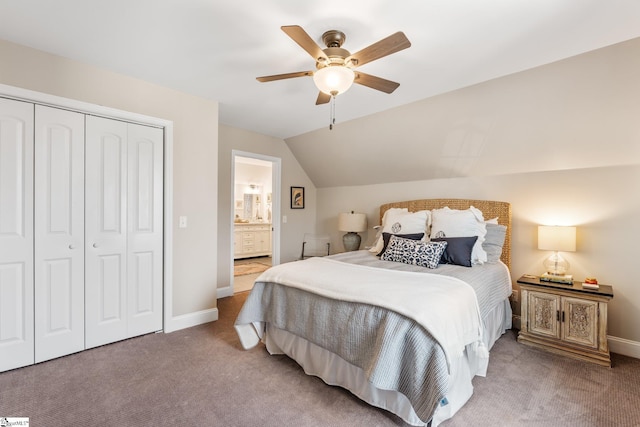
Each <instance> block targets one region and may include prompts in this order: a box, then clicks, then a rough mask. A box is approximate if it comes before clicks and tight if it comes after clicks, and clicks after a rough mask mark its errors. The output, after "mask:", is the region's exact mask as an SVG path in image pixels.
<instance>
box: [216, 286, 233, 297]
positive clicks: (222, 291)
mask: <svg viewBox="0 0 640 427" xmlns="http://www.w3.org/2000/svg"><path fill="white" fill-rule="evenodd" d="M216 295H217V296H218V299H220V298H225V297H230V296H233V288H232V287H231V286H225V287H224V288H218V289H217V290H216Z"/></svg>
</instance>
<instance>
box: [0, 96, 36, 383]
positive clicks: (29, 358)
mask: <svg viewBox="0 0 640 427" xmlns="http://www.w3.org/2000/svg"><path fill="white" fill-rule="evenodd" d="M33 337H34V334H33V104H30V103H26V102H20V101H14V100H9V99H4V98H0V371H6V370H8V369H14V368H18V367H21V366H26V365H29V364H32V363H33V360H34V359H33V357H34V356H33V345H34V338H33Z"/></svg>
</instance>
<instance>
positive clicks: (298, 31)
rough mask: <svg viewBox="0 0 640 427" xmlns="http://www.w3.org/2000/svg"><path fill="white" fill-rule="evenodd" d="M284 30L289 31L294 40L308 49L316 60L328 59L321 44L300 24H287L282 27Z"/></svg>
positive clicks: (288, 33)
mask: <svg viewBox="0 0 640 427" xmlns="http://www.w3.org/2000/svg"><path fill="white" fill-rule="evenodd" d="M280 28H281V29H282V31H284V32H285V33H287V35H288V36H289V37H291V38H292V39H293V41H294V42H296V43H298V44H299V45H300V47H301V48H303V49H304V50H306V51H307V52H308V53H309V55H311V57H312V58H313V59H315V60H316V61H320V60H325V61H326V60H328V58H327V55H326V54H325V53H324V52H323V51H322V49H321V48H320V46H318V44H317V43H316V42H314V41H313V39H312V38H311V37H310V36H309V34H307V32H306V31H305V30H303V29H302V27H300V26H298V25H285V26H282V27H280Z"/></svg>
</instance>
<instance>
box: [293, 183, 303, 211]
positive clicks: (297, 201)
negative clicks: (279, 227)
mask: <svg viewBox="0 0 640 427" xmlns="http://www.w3.org/2000/svg"><path fill="white" fill-rule="evenodd" d="M291 209H304V187H291Z"/></svg>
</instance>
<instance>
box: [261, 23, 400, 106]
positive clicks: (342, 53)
mask: <svg viewBox="0 0 640 427" xmlns="http://www.w3.org/2000/svg"><path fill="white" fill-rule="evenodd" d="M281 28H282V31H284V32H285V33H286V34H287V35H288V36H289V37H291V38H292V39H293V41H295V42H296V43H298V45H300V47H302V48H303V49H304V50H306V51H307V53H309V55H311V57H312V58H313V59H314V60H315V61H316V70H315V71H313V70H311V71H298V72H294V73H286V74H276V75H272V76H263V77H257V78H256V79H257V80H258V81H259V82H270V81H274V80H282V79H291V78H294V77H304V76H312V77H313V81H314V83H315V84H316V86H317V87H318V89H319V90H320V93H319V94H318V98H317V100H316V105H319V104H326V103H328V102H329V101H330V100H331V99H332V98H335V97H336V96H337V95H338V94H341V93H344V92H345V91H347V90H348V89H349V88H350V87H351V84H352V83H357V84H360V85H363V86H367V87H370V88H372V89H376V90H379V91H382V92H385V93H392V92H393V91H394V90H396V88H397V87H398V86H400V83H396V82H393V81H391V80H386V79H383V78H381V77H376V76H372V75H370V74H365V73H363V72H360V71H357V70H355V69H356V68H357V67H360V66H362V65H364V64H366V63H369V62H371V61H375V60H376V59H380V58H383V57H385V56H387V55H391V54H392V53H396V52H399V51H401V50H403V49H406V48H408V47H409V46H411V42H409V40H408V39H407V37H406V36H405V35H404V33H403V32H401V31H398V32H397V33H395V34H392V35H390V36H389V37H386V38H384V39H382V40H380V41H378V42H376V43H374V44H372V45H370V46H368V47H365V48H364V49H362V50H360V51H358V52H356V53H354V54H351V53H350V52H349V51H348V50H346V49H343V48H342V44H343V43H344V42H345V40H346V36H345V34H344V33H343V32H342V31H338V30H329V31H327V32H325V33H324V34H323V35H322V41H323V43H324V44H325V45H326V46H327V48H326V49H321V48H320V46H318V45H317V44H316V42H314V41H313V39H312V38H311V37H310V36H309V34H307V33H306V31H305V30H303V29H302V27H300V26H298V25H288V26H283V27H281Z"/></svg>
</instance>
